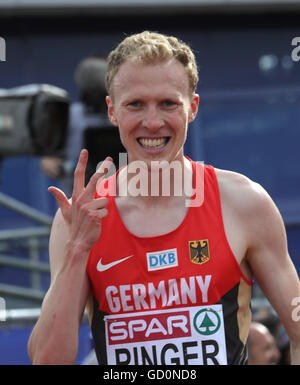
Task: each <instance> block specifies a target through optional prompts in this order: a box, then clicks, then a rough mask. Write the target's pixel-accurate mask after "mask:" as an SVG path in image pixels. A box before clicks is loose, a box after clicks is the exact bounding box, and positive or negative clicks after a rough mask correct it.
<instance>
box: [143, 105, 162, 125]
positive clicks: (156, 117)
mask: <svg viewBox="0 0 300 385" xmlns="http://www.w3.org/2000/svg"><path fill="white" fill-rule="evenodd" d="M163 125H164V121H163V118H162V116H161V113H160V111H159V110H158V108H156V107H155V106H150V107H148V108H147V109H146V110H145V115H144V117H143V126H144V127H145V128H147V129H148V130H150V131H156V130H158V129H160V128H161V127H162V126H163Z"/></svg>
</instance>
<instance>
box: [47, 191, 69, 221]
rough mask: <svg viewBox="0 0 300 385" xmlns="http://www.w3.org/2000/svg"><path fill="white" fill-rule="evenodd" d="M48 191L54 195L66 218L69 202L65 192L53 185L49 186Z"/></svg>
mask: <svg viewBox="0 0 300 385" xmlns="http://www.w3.org/2000/svg"><path fill="white" fill-rule="evenodd" d="M48 191H49V192H50V193H51V194H52V195H53V196H54V198H55V199H56V202H57V204H58V206H59V208H60V209H61V212H62V215H63V217H64V218H66V213H67V210H68V208H69V207H70V202H69V200H68V198H67V197H66V194H65V193H64V192H63V191H61V190H60V189H59V188H57V187H54V186H51V187H49V188H48Z"/></svg>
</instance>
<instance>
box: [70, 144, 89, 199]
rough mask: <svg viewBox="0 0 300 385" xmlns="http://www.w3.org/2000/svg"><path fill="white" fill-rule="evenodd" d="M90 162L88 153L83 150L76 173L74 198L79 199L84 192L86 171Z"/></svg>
mask: <svg viewBox="0 0 300 385" xmlns="http://www.w3.org/2000/svg"><path fill="white" fill-rule="evenodd" d="M87 161H88V151H87V150H85V149H83V150H81V152H80V156H79V159H78V163H77V165H76V168H75V171H74V184H73V192H72V197H73V198H75V199H76V198H77V197H78V196H79V195H80V194H81V193H82V191H83V190H84V184H85V170H86V165H87Z"/></svg>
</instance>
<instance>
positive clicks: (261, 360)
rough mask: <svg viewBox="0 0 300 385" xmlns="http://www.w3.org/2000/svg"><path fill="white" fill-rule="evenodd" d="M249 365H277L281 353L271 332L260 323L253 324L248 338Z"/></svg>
mask: <svg viewBox="0 0 300 385" xmlns="http://www.w3.org/2000/svg"><path fill="white" fill-rule="evenodd" d="M248 349H249V359H248V364H249V365H276V364H277V363H278V361H279V359H280V352H279V350H278V347H277V345H276V340H275V338H274V337H273V336H272V334H271V333H270V331H269V330H268V329H267V328H266V326H264V325H263V324H262V323H260V322H252V323H251V326H250V330H249V337H248Z"/></svg>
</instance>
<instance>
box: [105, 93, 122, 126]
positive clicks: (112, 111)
mask: <svg viewBox="0 0 300 385" xmlns="http://www.w3.org/2000/svg"><path fill="white" fill-rule="evenodd" d="M105 100H106V104H107V114H108V117H109V120H110V121H111V122H112V124H113V125H114V126H116V127H118V126H119V123H118V120H117V118H116V116H115V109H114V105H113V101H112V98H111V96H106V99H105Z"/></svg>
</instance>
